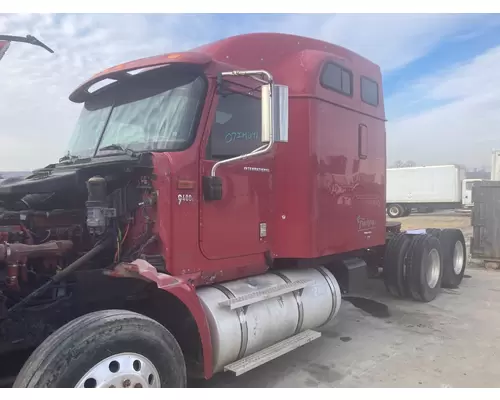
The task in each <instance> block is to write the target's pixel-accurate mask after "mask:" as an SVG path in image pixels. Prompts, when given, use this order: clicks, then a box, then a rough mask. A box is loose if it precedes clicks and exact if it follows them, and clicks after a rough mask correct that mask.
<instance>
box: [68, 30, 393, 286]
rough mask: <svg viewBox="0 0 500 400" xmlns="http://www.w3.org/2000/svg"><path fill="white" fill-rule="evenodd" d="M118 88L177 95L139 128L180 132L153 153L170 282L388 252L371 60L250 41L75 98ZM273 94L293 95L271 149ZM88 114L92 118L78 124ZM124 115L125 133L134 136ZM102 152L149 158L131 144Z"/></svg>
mask: <svg viewBox="0 0 500 400" xmlns="http://www.w3.org/2000/svg"><path fill="white" fill-rule="evenodd" d="M151 68H153V70H149V71H146V72H141V73H137V72H139V71H141V70H144V69H151ZM232 71H257V72H256V73H255V74H248V73H241V74H231V72H232ZM258 71H265V72H266V73H268V74H269V75H267V74H266V73H260V72H258ZM130 72H132V73H133V72H136V73H137V74H136V75H134V76H133V77H130V76H129V75H128V73H130ZM227 73H229V74H228V75H226V74H227ZM188 74H189V75H188ZM221 74H222V76H221ZM238 75H239V76H238ZM255 78H257V79H255ZM109 79H116V80H117V82H118V85H119V84H120V83H123V85H124V86H125V85H127V83H126V82H125V81H126V80H127V81H129V83H128V84H129V85H131V86H132V85H134V84H135V82H137V83H136V84H137V85H138V86H139V87H140V88H141V89H139V90H142V88H144V85H147V84H148V82H151V85H154V84H155V82H160V81H161V82H165V83H164V85H165V87H163V88H161V87H160V86H158V87H156V88H155V89H152V91H153V92H154V91H155V90H157V91H158V92H160V91H161V90H162V89H167V88H168V86H169V85H173V87H174V88H172V89H169V101H171V103H172V106H169V107H168V109H167V111H166V114H165V115H164V116H163V117H162V118H157V117H155V116H151V117H150V118H148V117H145V118H143V119H142V121H141V124H143V125H142V126H137V129H138V130H140V129H150V128H148V127H146V126H144V124H147V123H150V122H151V123H153V124H154V123H157V124H159V123H162V122H164V123H165V124H167V127H168V128H171V127H173V126H175V127H176V128H178V129H179V131H178V132H176V135H177V136H176V138H175V139H174V138H172V137H169V138H168V139H166V142H165V145H164V146H163V148H162V143H161V141H159V140H157V139H156V138H154V141H153V142H152V143H151V146H152V147H154V148H155V150H157V151H155V152H154V153H153V156H154V164H155V171H156V175H157V177H158V179H157V181H156V185H157V186H158V191H159V196H158V201H159V202H160V204H161V206H162V207H161V209H159V212H161V213H162V217H161V219H162V220H165V221H168V223H167V222H165V224H164V225H161V226H159V227H158V234H159V236H160V237H161V242H162V244H163V248H164V249H165V252H164V254H163V256H164V258H165V262H166V265H167V266H168V271H169V272H170V273H172V274H173V275H182V274H186V273H193V274H200V276H199V278H197V280H199V281H200V283H201V282H212V283H213V282H217V281H224V280H229V279H234V278H237V277H241V276H247V275H250V274H256V273H261V272H264V271H266V270H267V268H268V264H269V260H275V259H293V260H301V259H307V260H311V259H321V258H322V257H325V256H331V255H334V254H341V253H347V252H352V251H356V250H360V249H365V248H368V247H373V246H379V245H383V244H384V243H385V234H386V228H385V167H386V166H385V128H384V118H385V115H384V104H383V97H382V89H381V74H380V69H379V67H378V66H376V65H375V64H373V63H371V62H370V61H368V60H366V59H364V58H362V57H360V56H358V55H356V54H355V53H353V52H351V51H348V50H346V49H343V48H341V47H338V46H335V45H332V44H328V43H325V42H321V41H317V40H313V39H307V38H302V37H298V36H292V35H283V34H250V35H243V36H237V37H233V38H228V39H224V40H221V41H219V42H215V43H213V44H209V45H206V46H202V47H200V48H197V49H194V50H192V51H190V52H186V53H175V54H167V55H163V56H158V57H152V58H147V59H142V60H138V61H133V62H130V63H125V64H122V65H119V66H117V67H113V68H110V69H108V70H105V71H103V72H102V73H100V74H98V75H96V76H95V77H93V78H92V79H90V80H89V81H88V82H87V83H85V84H84V85H82V86H80V87H79V88H78V89H77V90H76V91H75V92H74V93H73V94H72V95H71V97H70V99H71V100H73V101H76V102H85V101H86V102H87V103H86V104H90V103H91V102H92V100H90V99H91V98H92V95H89V94H88V89H89V88H91V87H92V86H93V85H95V84H97V83H99V82H101V81H103V80H109ZM169 79H170V80H172V83H170V82H167V80H169ZM134 80H135V82H134ZM143 82H146V83H144V84H143ZM175 85H178V86H176V87H175ZM266 85H267V86H269V85H285V86H286V87H287V88H288V96H286V91H282V92H277V93H279V94H281V93H283V94H284V97H283V99H284V100H285V101H283V102H282V103H279V104H280V105H281V107H279V105H278V103H276V104H273V106H276V109H274V114H273V115H272V117H273V118H274V120H273V123H275V126H273V127H272V128H273V129H274V130H275V131H276V132H275V137H274V138H272V139H273V140H272V142H271V141H269V138H264V139H263V135H264V134H265V135H269V133H266V132H263V129H268V130H269V128H266V127H265V124H266V123H267V122H266V121H263V118H264V116H263V114H262V111H261V109H262V107H261V102H262V99H261V91H262V88H263V87H267V86H266ZM110 86H112V84H111V85H110ZM117 87H119V86H117ZM271 87H272V89H274V90H275V91H278V89H277V88H279V86H271ZM106 89H107V90H112V88H111V87H109V88H107V87H105V88H104V89H101V90H106ZM144 91H146V89H144ZM98 93H99V92H95V94H94V95H93V96H98ZM267 93H268V92H266V95H267ZM103 95H104V93H103ZM145 95H146V94H145ZM170 99H171V100H170ZM148 101H149V100H148ZM143 102H144V103H145V101H143ZM139 103H140V101H138V102H137V104H138V105H137V110H138V112H139V109H140V107H141V106H139ZM142 107H146V104H145V105H143V106H142ZM181 107H182V108H181ZM123 108H124V110H125V106H123ZM129 108H131V107H129ZM170 108H171V109H170ZM174 108H175V109H174ZM127 111H128V110H127ZM174 111H176V112H178V113H179V114H181V115H182V116H177V117H174V116H173V113H174ZM116 113H118V108H116ZM169 113H172V115H167V114H169ZM91 114H92V113H91V112H90V113H89V112H87V110H86V109H85V111H84V112H83V114H82V117H81V119H80V121H82V122H81V125H80V126H82V125H83V126H85V123H86V121H88V120H89V119H90V118H91V116H90V115H91ZM87 115H88V117H87ZM116 115H117V117H116V119H118V118H119V117H118V114H116ZM127 115H128V117H126V118H124V121H122V122H123V123H127V124H130V129H128V130H126V129H125V128H124V129H123V132H124V135H126V134H128V132H129V131H131V130H132V129H133V124H134V116H133V115H132V113H129V114H127ZM265 117H267V116H265ZM171 118H179V122H175V123H174V122H172V120H171ZM180 118H182V121H181V120H180ZM111 122H113V113H112V114H111ZM263 123H264V128H263V127H262V126H263ZM168 125H170V126H168ZM80 129H84V128H80ZM81 134H83V133H80V132H78V133H77V135H81ZM137 134H138V135H141V134H142V133H141V134H139V133H138V131H137ZM146 134H147V133H146ZM168 134H171V133H170V132H168ZM103 140H104V141H106V140H107V141H106V142H105V143H103V144H110V143H111V142H118V143H120V144H121V145H123V146H127V145H130V146H131V148H132V149H134V150H137V149H142V147H140V146H141V145H139V147H134V144H133V143H132V142H131V140H135V139H134V136H133V135H132V136H131V139H128V138H127V137H126V136H124V137H120V136H119V135H118V134H117V135H116V136H113V137H112V138H111V137H110V138H109V140H108V138H107V136H106V135H105V136H104V139H103ZM137 140H138V141H141V140H142V139H140V138H139V139H137ZM264 140H265V141H264ZM108 142H109V143H108ZM263 145H266V149H265V151H259V153H257V154H254V155H252V156H248V157H243V158H240V159H238V157H242V156H244V155H249V154H250V153H251V152H252V151H255V150H257V149H259V148H260V147H261V146H263ZM70 151H71V149H70ZM76 155H79V154H78V151H76ZM214 167H215V168H214ZM214 171H215V174H214V176H215V177H217V178H218V179H219V180H220V185H221V192H222V195H221V198H220V199H216V200H211V199H209V198H207V193H206V192H205V193H204V187H203V185H204V183H205V184H208V185H209V183H208V180H205V181H204V178H205V179H207V178H209V177H210V176H211V175H212V172H214Z"/></svg>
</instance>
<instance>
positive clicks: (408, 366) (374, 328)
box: [202, 214, 500, 387]
mask: <svg viewBox="0 0 500 400" xmlns="http://www.w3.org/2000/svg"><path fill="white" fill-rule="evenodd" d="M402 222H403V225H404V227H405V228H422V227H441V228H445V227H458V228H461V229H463V230H464V232H465V233H466V236H468V237H470V234H471V228H470V227H469V223H470V217H468V216H457V215H454V214H450V215H427V216H422V215H414V216H410V217H408V218H403V219H402ZM467 241H468V240H467ZM360 296H362V297H363V298H364V299H368V300H364V299H362V300H359V297H358V298H354V299H352V300H351V301H343V304H342V306H341V310H340V313H339V315H338V316H337V318H336V319H335V320H334V321H332V322H331V323H330V324H328V325H327V326H325V327H323V328H322V329H321V331H322V333H323V336H322V337H321V338H319V339H318V340H316V341H314V342H312V343H310V344H307V345H305V346H304V347H302V348H299V349H297V350H295V351H293V352H291V353H289V354H287V355H285V356H283V357H281V358H278V359H276V360H274V361H272V362H270V363H268V364H266V365H264V366H262V367H260V368H257V369H255V370H253V371H250V372H248V373H247V374H244V375H242V376H240V377H233V376H231V375H228V374H223V375H219V376H217V377H216V378H214V379H213V380H212V381H210V382H207V383H204V384H203V385H202V386H205V387H496V386H500V381H499V380H498V369H499V367H500V359H499V356H500V271H491V270H485V269H479V268H474V267H470V268H469V269H468V270H467V271H466V278H465V279H464V280H463V283H462V285H461V287H460V288H459V289H456V290H443V291H442V293H441V294H440V295H439V296H438V298H436V299H435V300H434V301H433V302H431V303H427V304H422V303H417V302H414V301H411V300H396V299H393V298H392V297H390V296H389V295H388V294H387V293H386V291H385V289H384V287H383V283H382V282H381V281H380V280H370V282H369V286H368V287H367V288H366V291H365V292H364V293H362V294H360Z"/></svg>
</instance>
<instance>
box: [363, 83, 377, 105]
mask: <svg viewBox="0 0 500 400" xmlns="http://www.w3.org/2000/svg"><path fill="white" fill-rule="evenodd" d="M361 100H363V102H364V103H366V104H370V105H371V106H374V107H376V106H378V84H377V82H375V81H373V80H371V79H369V78H366V77H364V76H362V77H361Z"/></svg>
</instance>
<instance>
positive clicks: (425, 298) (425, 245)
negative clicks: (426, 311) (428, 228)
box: [406, 235, 443, 302]
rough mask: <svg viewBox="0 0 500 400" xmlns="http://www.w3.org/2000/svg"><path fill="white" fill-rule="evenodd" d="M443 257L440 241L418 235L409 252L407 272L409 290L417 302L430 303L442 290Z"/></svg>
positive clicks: (433, 237) (432, 237) (428, 236)
mask: <svg viewBox="0 0 500 400" xmlns="http://www.w3.org/2000/svg"><path fill="white" fill-rule="evenodd" d="M442 278H443V257H442V253H441V243H440V241H439V239H438V238H437V237H435V236H431V235H417V236H415V237H414V238H413V240H412V243H411V246H410V249H409V250H408V263H407V270H406V284H407V286H406V287H407V290H408V292H409V293H410V295H411V297H412V298H413V299H414V300H416V301H422V302H430V301H432V300H434V299H435V298H436V296H437V295H438V293H439V291H440V289H441V280H442Z"/></svg>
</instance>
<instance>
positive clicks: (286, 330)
mask: <svg viewBox="0 0 500 400" xmlns="http://www.w3.org/2000/svg"><path fill="white" fill-rule="evenodd" d="M302 280H308V281H311V282H310V283H309V285H307V286H306V287H304V288H303V289H301V290H298V291H295V292H289V293H286V294H283V295H281V296H277V297H271V298H269V299H266V300H262V301H259V302H257V303H253V304H250V305H248V306H246V307H242V308H238V309H235V310H231V309H230V307H229V306H224V305H221V304H220V303H222V302H224V301H227V300H228V299H232V298H237V297H240V296H244V295H249V294H251V293H254V292H256V291H261V290H263V289H268V288H269V287H272V286H276V285H283V284H286V283H293V282H297V281H302ZM197 293H198V297H199V298H200V301H201V303H202V305H203V307H204V309H205V312H206V315H207V319H208V324H209V327H210V333H211V336H212V348H213V360H214V361H213V362H214V365H213V366H214V372H220V371H222V370H223V369H224V366H225V365H228V364H230V363H232V362H234V361H236V360H239V359H241V358H243V357H246V356H248V355H250V354H253V353H255V352H257V351H259V350H262V349H264V348H266V347H269V346H271V345H273V344H274V343H277V342H279V341H281V340H284V339H286V338H288V337H290V336H293V335H294V334H297V333H299V332H302V331H304V330H306V329H314V328H317V327H319V326H321V325H323V324H325V323H327V322H328V321H330V320H331V319H332V318H333V317H334V316H335V315H336V314H337V312H338V310H339V308H340V301H341V292H340V288H339V285H338V283H337V281H336V279H335V277H334V276H333V275H332V273H331V272H330V271H328V270H327V269H326V268H324V267H318V268H311V269H297V270H280V271H273V272H269V273H266V274H263V275H258V276H253V277H248V278H244V279H238V280H235V281H230V282H224V283H222V284H217V285H213V286H207V287H202V288H200V289H198V290H197Z"/></svg>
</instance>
